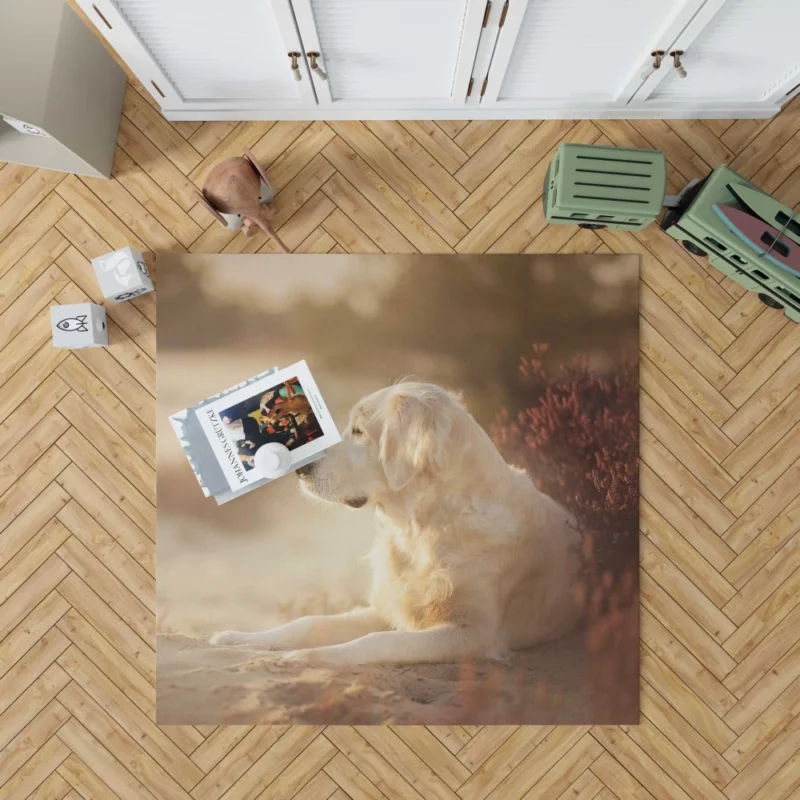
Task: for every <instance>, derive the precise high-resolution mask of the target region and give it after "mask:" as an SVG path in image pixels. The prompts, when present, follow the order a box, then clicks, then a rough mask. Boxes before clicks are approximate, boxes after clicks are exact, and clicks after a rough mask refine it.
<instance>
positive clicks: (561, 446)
mask: <svg viewBox="0 0 800 800" xmlns="http://www.w3.org/2000/svg"><path fill="white" fill-rule="evenodd" d="M158 276H159V286H158V294H157V298H158V423H157V424H158V428H157V432H158V584H157V585H158V649H157V698H158V700H157V709H158V722H159V723H160V724H164V725H184V724H204V725H217V724H221V723H229V724H247V725H253V724H259V723H263V724H276V725H284V724H356V725H369V724H402V725H405V724H424V725H483V724H503V725H512V724H513V725H519V724H548V725H550V724H571V725H576V724H580V725H590V724H624V723H636V722H638V714H639V679H638V675H639V663H638V659H639V586H638V516H639V486H638V474H639V472H638V454H639V414H638V334H639V320H638V280H639V269H638V257H637V256H613V255H590V256H583V255H582V256H544V255H536V256H533V255H531V256H524V255H523V256H499V255H498V256H432V255H398V256H383V255H382V256H374V255H369V256H366V255H364V256H361V255H352V256H351V255H289V256H282V255H281V256H278V255H252V256H247V255H213V256H211V255H208V256H206V255H165V256H160V257H159V261H158ZM301 360H305V361H306V362H307V365H308V367H309V369H310V371H311V374H313V377H314V379H315V381H316V384H317V388H318V391H319V393H320V395H321V397H322V398H323V399H324V402H325V404H326V405H327V409H328V410H329V411H330V415H331V416H332V418H333V422H335V424H336V426H337V427H338V430H339V432H340V434H341V436H342V441H341V442H340V443H338V444H334V445H333V446H332V447H330V448H329V449H328V450H327V451H326V454H325V455H324V456H323V457H322V458H321V459H320V460H319V461H316V462H315V463H314V464H313V465H311V466H310V467H308V468H307V469H306V468H305V467H304V468H303V470H302V472H303V473H304V474H302V475H298V474H294V473H293V474H289V475H287V476H285V477H282V478H280V479H278V480H276V481H274V482H272V483H268V484H267V485H262V486H259V487H258V488H254V489H253V490H252V491H249V492H248V493H246V494H244V495H242V496H238V497H236V498H235V499H233V500H231V501H230V502H227V503H225V504H222V505H220V504H218V503H217V502H216V501H215V500H214V498H211V497H205V496H204V493H203V491H202V489H201V487H200V485H199V483H198V481H197V478H196V477H195V474H194V472H193V471H192V467H191V466H190V464H189V462H188V461H187V458H186V456H185V454H184V451H183V450H182V449H181V446H180V443H179V440H178V438H177V436H176V435H175V432H174V431H173V429H172V427H171V425H170V422H169V416H170V415H171V414H174V413H175V412H177V411H179V410H180V409H183V408H186V407H188V406H190V405H192V404H195V403H199V402H200V401H202V400H204V399H205V398H207V397H210V396H212V395H214V394H215V393H217V392H221V391H223V390H225V389H227V388H229V387H231V386H234V385H235V384H238V383H240V382H242V381H245V380H247V379H248V378H250V377H251V376H254V375H257V374H258V373H262V372H264V371H265V370H269V369H271V368H273V367H278V368H283V367H288V366H289V365H291V364H294V363H295V362H298V361H301ZM357 609H361V610H357ZM348 612H349V613H348ZM342 614H346V615H347V616H346V617H342V616H341V615H342ZM220 632H226V633H220ZM236 632H239V633H236ZM256 632H267V633H260V634H259V635H258V636H254V635H253V634H254V633H256ZM237 637H238V638H237ZM210 640H212V641H214V642H215V644H211V643H210Z"/></svg>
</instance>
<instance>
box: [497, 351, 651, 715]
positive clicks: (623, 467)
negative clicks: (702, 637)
mask: <svg viewBox="0 0 800 800" xmlns="http://www.w3.org/2000/svg"><path fill="white" fill-rule="evenodd" d="M546 353H547V346H546V345H535V346H534V348H533V352H532V354H531V355H530V356H526V357H523V358H522V359H521V362H520V370H521V372H522V374H523V375H524V376H525V377H526V378H527V379H528V384H529V386H530V396H529V398H528V399H527V401H526V402H525V404H524V407H523V408H522V409H521V410H519V411H517V412H516V413H515V414H511V413H509V412H508V411H507V410H504V411H503V412H501V413H500V414H499V415H498V417H497V419H496V421H495V423H494V424H493V425H492V427H491V431H490V432H491V435H492V438H493V440H494V442H495V444H496V445H497V447H498V448H499V450H500V452H501V453H503V455H504V456H505V458H506V459H507V460H508V461H509V462H510V463H513V464H516V465H517V466H520V467H523V468H524V469H525V470H526V471H527V472H528V474H529V475H530V476H531V477H532V478H533V479H534V480H535V481H536V484H537V486H538V488H539V489H540V490H541V491H543V492H545V493H546V494H548V495H549V496H550V497H552V498H553V499H554V500H556V501H558V502H559V503H561V504H562V505H563V506H565V507H566V508H568V509H569V510H570V511H571V512H572V513H573V514H574V515H575V517H576V519H577V521H578V530H579V531H580V533H581V535H582V554H583V567H584V568H583V571H582V575H581V578H580V580H579V581H578V583H577V584H576V586H575V598H576V602H578V603H579V604H580V605H581V606H582V607H583V610H584V612H585V617H586V623H587V627H586V643H587V649H588V650H589V652H590V653H591V654H592V662H591V663H592V667H591V669H590V674H589V675H587V680H588V681H589V683H590V684H591V688H592V695H593V696H594V697H595V698H596V699H597V702H598V703H600V706H601V707H599V708H597V709H596V710H597V712H598V713H599V714H600V716H601V717H603V716H606V715H608V717H609V718H617V719H619V718H620V713H622V714H625V713H626V712H625V711H624V710H623V709H622V708H620V703H622V705H623V706H628V705H630V707H631V709H632V710H633V709H635V708H636V706H637V700H636V696H637V694H638V603H637V602H636V601H637V599H638V547H637V537H638V528H639V524H638V523H639V413H638V409H639V401H638V395H639V380H638V364H637V362H636V361H635V360H634V359H633V358H631V359H628V360H626V361H625V362H624V363H623V364H622V366H621V367H620V368H619V369H618V370H617V371H616V372H615V373H614V374H613V375H611V376H603V375H599V374H597V373H596V372H595V371H593V370H592V368H591V367H590V364H589V360H588V358H586V357H583V356H580V355H578V356H575V357H573V358H572V359H571V360H570V361H568V362H567V363H566V364H563V365H561V366H560V367H559V369H558V371H557V373H556V374H555V375H554V374H551V372H550V371H549V370H548V369H547V368H546V367H545V364H544V358H545V356H546ZM621 687H624V689H625V691H624V692H621ZM629 689H630V691H628V690H629ZM628 695H630V697H629V696H628ZM604 704H605V705H604ZM611 704H613V707H612V705H611Z"/></svg>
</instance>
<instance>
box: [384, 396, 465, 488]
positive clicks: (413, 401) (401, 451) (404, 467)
mask: <svg viewBox="0 0 800 800" xmlns="http://www.w3.org/2000/svg"><path fill="white" fill-rule="evenodd" d="M444 399H445V398H444V397H437V396H436V395H434V394H432V393H426V392H418V391H406V390H403V389H401V388H398V389H397V390H396V391H395V392H394V393H393V394H392V396H391V397H390V398H389V400H388V402H387V408H386V411H385V416H384V423H383V430H382V432H381V438H380V459H381V464H382V465H383V470H384V472H385V473H386V479H387V481H388V482H389V487H390V488H391V489H392V491H395V492H396V491H399V490H400V489H402V488H403V487H405V486H407V485H408V484H409V483H410V482H411V480H412V479H413V478H415V477H416V476H417V475H421V474H427V475H433V474H435V473H436V472H438V471H439V470H440V469H441V468H442V466H443V463H444V458H445V453H446V451H447V439H448V437H449V435H450V430H451V426H452V419H451V415H450V414H449V413H447V408H446V404H445V403H444V402H443V401H444Z"/></svg>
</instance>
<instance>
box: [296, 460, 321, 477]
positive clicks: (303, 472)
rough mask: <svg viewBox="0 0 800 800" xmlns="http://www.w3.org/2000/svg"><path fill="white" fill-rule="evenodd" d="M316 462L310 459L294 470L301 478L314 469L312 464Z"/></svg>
mask: <svg viewBox="0 0 800 800" xmlns="http://www.w3.org/2000/svg"><path fill="white" fill-rule="evenodd" d="M315 463H316V462H315V461H312V462H311V463H310V464H305V465H304V466H302V467H298V468H297V469H296V470H295V472H296V473H297V474H298V475H299V476H300V477H301V478H302V477H304V476H306V475H310V474H311V473H312V471H313V469H314V464H315Z"/></svg>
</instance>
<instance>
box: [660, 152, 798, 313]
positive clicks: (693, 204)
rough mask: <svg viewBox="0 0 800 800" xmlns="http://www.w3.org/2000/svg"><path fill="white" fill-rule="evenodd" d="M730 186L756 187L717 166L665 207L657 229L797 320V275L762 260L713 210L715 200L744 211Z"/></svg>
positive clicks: (767, 302) (731, 171)
mask: <svg viewBox="0 0 800 800" xmlns="http://www.w3.org/2000/svg"><path fill="white" fill-rule="evenodd" d="M730 184H738V185H743V186H749V187H751V188H753V189H756V190H757V191H760V190H758V188H757V187H755V186H754V185H753V184H752V183H750V182H749V181H747V180H746V179H745V178H743V177H742V176H741V175H739V174H738V173H737V172H734V170H732V169H731V168H730V167H727V166H721V167H717V169H715V170H713V171H712V172H711V173H710V174H709V175H708V177H707V178H705V180H703V181H702V182H700V183H698V184H696V185H695V186H693V187H691V189H689V190H688V191H685V192H683V193H682V194H681V197H680V203H679V205H678V206H677V207H676V208H671V209H669V210H668V211H667V213H666V214H665V215H664V217H663V219H662V220H661V229H662V230H663V231H664V232H665V233H667V234H668V235H669V236H671V237H672V238H673V239H676V240H677V241H679V242H680V243H681V244H682V245H683V247H684V248H685V249H686V250H688V251H689V252H690V253H692V254H693V255H696V256H700V257H702V256H708V260H709V262H710V263H711V264H712V265H713V266H714V267H716V268H717V269H718V270H720V272H723V273H724V274H725V275H727V276H728V277H729V278H731V279H732V280H734V281H735V282H736V283H738V284H740V285H742V286H744V287H745V288H746V289H750V290H751V291H754V292H756V293H757V294H758V296H759V298H760V299H761V301H762V302H763V303H765V304H766V305H768V306H770V307H772V308H782V309H784V310H785V312H786V316H787V317H789V318H790V319H792V320H794V321H795V322H800V276H798V277H796V276H795V275H793V274H792V273H790V272H788V271H787V270H784V269H781V268H780V267H778V266H775V265H774V264H772V263H770V261H768V260H767V259H766V258H762V257H761V256H760V255H759V254H758V253H757V252H756V251H755V250H753V249H752V248H751V247H749V246H748V244H747V243H746V242H745V241H744V240H743V239H741V238H740V237H739V236H737V235H736V234H735V233H734V232H733V231H732V230H731V229H730V228H729V227H728V226H727V225H726V224H725V223H724V222H723V221H722V219H721V218H720V216H719V214H717V213H716V212H715V211H714V208H713V207H714V205H715V204H721V205H726V206H732V207H734V208H738V209H741V210H743V211H747V209H746V208H744V206H743V205H742V204H741V203H740V201H739V199H738V198H737V197H736V196H735V195H734V194H733V193H732V192H731V191H730V190H729V189H728V186H729V185H730Z"/></svg>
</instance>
